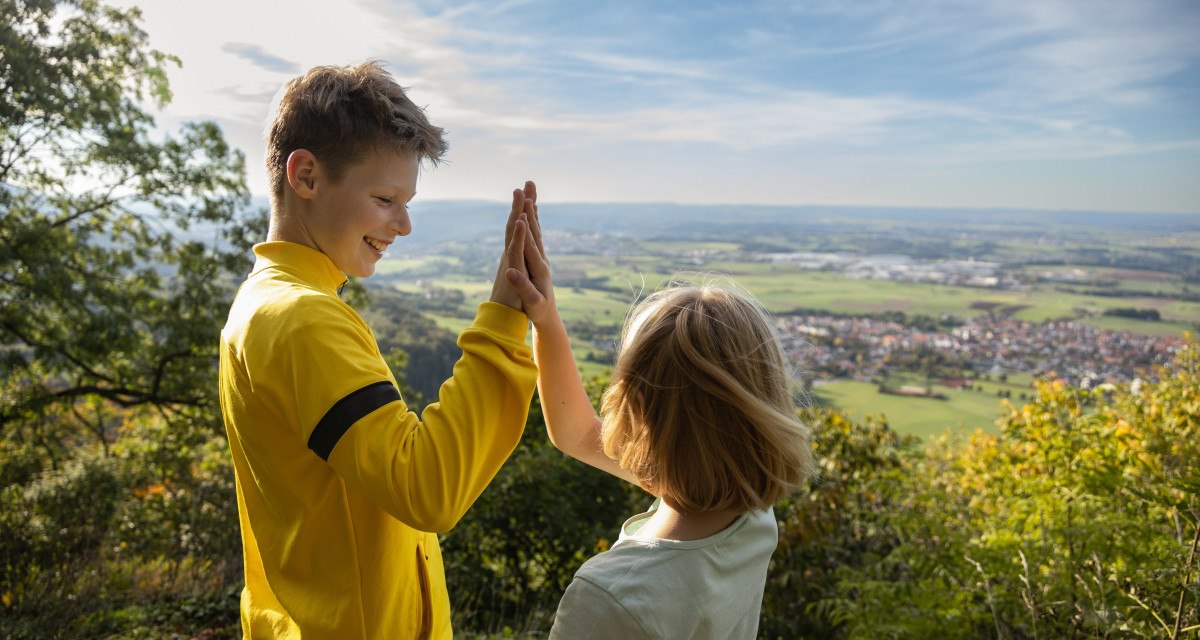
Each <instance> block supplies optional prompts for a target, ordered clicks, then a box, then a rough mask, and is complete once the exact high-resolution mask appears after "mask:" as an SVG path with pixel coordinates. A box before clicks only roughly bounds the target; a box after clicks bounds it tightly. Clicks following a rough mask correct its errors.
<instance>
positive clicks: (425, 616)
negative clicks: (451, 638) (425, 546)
mask: <svg viewBox="0 0 1200 640" xmlns="http://www.w3.org/2000/svg"><path fill="white" fill-rule="evenodd" d="M417 580H418V582H419V583H420V585H421V627H420V631H419V632H418V633H417V637H418V638H420V640H429V638H430V636H432V635H433V593H432V590H431V588H430V586H429V565H428V563H427V562H426V558H425V552H424V551H423V550H422V549H421V545H419V544H418V545H417Z"/></svg>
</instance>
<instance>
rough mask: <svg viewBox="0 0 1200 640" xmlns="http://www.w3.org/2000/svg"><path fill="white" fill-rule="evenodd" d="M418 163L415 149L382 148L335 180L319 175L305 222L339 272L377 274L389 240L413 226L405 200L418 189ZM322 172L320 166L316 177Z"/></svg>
mask: <svg viewBox="0 0 1200 640" xmlns="http://www.w3.org/2000/svg"><path fill="white" fill-rule="evenodd" d="M420 164H421V163H420V160H419V158H418V157H417V156H416V154H401V153H396V152H394V151H391V150H381V151H376V152H374V153H370V154H367V155H366V156H364V157H363V158H362V159H361V160H359V161H358V162H356V163H355V164H353V165H350V166H349V167H347V168H346V170H345V171H344V172H343V173H342V176H341V178H340V179H339V180H336V181H330V179H329V177H328V174H327V173H324V174H323V176H324V180H323V181H321V184H320V186H319V187H318V188H316V189H314V190H313V192H312V194H311V195H312V200H311V205H312V206H311V207H308V208H307V210H308V212H309V213H308V215H307V216H306V218H307V219H306V220H305V226H306V227H307V231H308V236H309V237H310V238H311V239H312V241H313V242H314V243H315V244H316V245H317V246H316V248H317V249H318V250H319V251H321V252H323V253H324V254H325V255H327V256H329V259H330V260H332V261H333V264H334V265H336V266H337V268H338V269H340V270H341V271H342V273H345V274H347V275H352V276H358V277H360V278H365V277H367V276H369V275H371V274H373V273H375V263H376V262H378V261H379V259H380V258H382V257H383V252H384V250H385V249H387V247H388V245H390V244H391V243H392V242H393V241H395V239H396V237H397V236H406V235H408V234H409V233H410V232H411V231H412V221H411V220H409V217H408V202H409V201H410V200H412V198H413V196H415V195H416V193H417V174H418V171H419V169H420ZM321 176H322V172H321V171H320V170H318V172H317V177H318V180H320V178H321Z"/></svg>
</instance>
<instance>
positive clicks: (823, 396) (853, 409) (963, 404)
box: [813, 380, 1019, 438]
mask: <svg viewBox="0 0 1200 640" xmlns="http://www.w3.org/2000/svg"><path fill="white" fill-rule="evenodd" d="M984 386H985V387H986V388H985V390H984V391H959V390H956V389H951V388H949V387H943V386H941V385H934V386H933V389H934V391H937V392H940V393H942V394H945V395H946V396H947V399H946V400H937V399H933V398H913V397H906V396H896V395H890V394H883V393H879V390H878V387H877V385H875V384H872V383H870V382H858V381H854V380H839V381H836V382H830V383H826V384H821V385H818V386H817V387H815V388H814V389H813V399H814V401H815V402H817V403H818V404H820V405H822V406H826V407H834V408H838V409H842V410H844V411H846V412H847V413H849V414H850V415H851V417H852V418H853V419H856V420H861V419H862V418H864V417H865V416H868V415H881V414H882V415H884V416H886V418H887V423H888V425H889V426H890V427H891V428H892V429H895V430H896V431H897V432H899V433H904V434H910V435H915V436H919V437H922V438H928V437H930V436H934V435H940V434H942V433H944V432H945V431H946V430H954V431H973V430H975V429H983V430H985V431H992V432H994V431H995V430H996V418H998V417H999V416H1000V415H1001V412H1002V411H1003V409H1002V407H1001V403H1000V398H998V397H997V396H996V394H995V392H994V390H991V389H993V388H998V387H999V386H1000V385H992V384H985V385H984ZM1013 395H1014V398H1013V402H1014V403H1017V402H1019V400H1018V399H1017V397H1016V393H1015V392H1014V394H1013Z"/></svg>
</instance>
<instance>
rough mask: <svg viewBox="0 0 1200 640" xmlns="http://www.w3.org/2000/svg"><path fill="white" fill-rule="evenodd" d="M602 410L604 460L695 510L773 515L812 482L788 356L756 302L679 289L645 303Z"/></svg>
mask: <svg viewBox="0 0 1200 640" xmlns="http://www.w3.org/2000/svg"><path fill="white" fill-rule="evenodd" d="M601 402H602V408H601V415H602V416H603V418H602V419H603V428H602V431H601V434H602V435H601V437H602V441H603V443H604V452H605V453H606V454H607V455H609V456H610V457H612V458H614V459H615V460H617V462H618V464H620V465H621V467H623V468H625V469H628V470H629V471H630V472H632V473H633V475H634V476H635V477H636V478H637V479H638V480H639V481H640V482H641V483H642V486H643V487H644V488H645V489H646V490H648V491H650V492H651V493H653V494H655V495H661V496H664V497H667V498H670V499H671V500H672V501H673V502H674V503H675V504H676V505H677V506H678V507H679V508H680V509H682V510H684V511H686V512H697V511H709V510H717V509H737V510H739V511H748V510H750V509H765V508H767V507H769V506H771V505H772V504H773V503H775V502H776V501H777V500H779V499H780V498H781V497H783V496H785V495H786V494H788V493H791V492H792V491H794V490H795V489H796V488H798V487H799V486H800V485H801V484H802V483H803V482H805V481H806V480H808V479H809V478H811V477H813V476H814V475H815V470H816V467H815V462H814V461H813V454H812V445H811V436H810V431H809V429H808V427H807V426H806V425H805V424H803V423H802V422H801V421H800V420H799V419H798V418H797V416H796V410H795V405H794V403H793V400H792V393H791V386H790V371H789V367H788V366H787V364H786V360H785V358H784V354H783V349H782V347H781V345H780V343H779V339H778V337H777V336H776V334H775V331H774V329H773V326H772V324H771V321H770V319H769V317H768V316H767V315H766V312H765V311H763V310H762V309H761V307H759V306H758V305H757V304H756V303H754V302H753V300H752V299H751V298H750V297H749V294H745V293H742V292H739V291H735V290H732V289H727V288H721V287H715V286H690V285H682V286H681V285H673V286H671V287H669V288H667V289H665V290H662V291H659V292H656V293H654V294H652V295H651V296H649V297H648V298H646V300H644V301H643V302H641V303H640V304H639V305H637V306H636V307H635V308H634V310H633V311H632V312H631V313H630V316H629V320H628V321H627V322H626V325H625V331H624V336H623V339H622V344H621V347H620V351H619V353H618V354H617V361H616V364H615V366H614V368H613V374H612V384H611V385H610V386H609V388H608V389H607V390H605V392H604V396H603V399H602V401H601Z"/></svg>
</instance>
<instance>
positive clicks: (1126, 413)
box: [833, 342, 1200, 638]
mask: <svg viewBox="0 0 1200 640" xmlns="http://www.w3.org/2000/svg"><path fill="white" fill-rule="evenodd" d="M1198 374H1200V354H1198V351H1197V348H1196V344H1195V343H1194V342H1189V343H1188V344H1187V345H1186V346H1185V347H1184V348H1183V349H1181V350H1180V351H1179V352H1178V353H1177V356H1176V360H1175V362H1174V363H1172V365H1171V366H1170V367H1168V368H1165V369H1163V370H1161V371H1159V372H1158V376H1157V377H1158V381H1157V382H1153V383H1147V382H1141V381H1139V382H1137V383H1135V384H1133V385H1130V386H1128V387H1121V388H1118V387H1115V386H1112V385H1107V386H1105V387H1102V388H1101V389H1098V390H1095V391H1085V390H1080V389H1073V388H1070V387H1067V386H1065V385H1063V384H1062V383H1061V382H1040V383H1038V386H1037V396H1036V397H1035V398H1034V400H1033V401H1032V402H1031V403H1030V404H1028V405H1025V406H1023V407H1020V408H1017V407H1014V406H1012V405H1008V412H1007V415H1005V416H1004V417H1003V418H1002V419H1001V420H1000V434H999V435H996V436H991V435H985V434H983V433H979V432H977V433H976V434H974V435H973V436H972V437H971V438H970V439H968V440H967V441H966V442H955V441H954V440H952V439H944V440H943V441H942V442H940V443H939V444H937V445H935V446H934V447H932V448H930V449H929V450H927V451H926V452H925V454H924V455H923V456H920V457H917V458H915V459H914V460H913V461H912V463H911V466H910V468H909V469H908V472H907V474H906V475H907V481H906V482H899V483H896V484H895V485H894V489H893V491H892V492H891V495H890V497H889V500H891V501H892V502H893V504H894V505H895V506H894V508H892V509H891V510H889V511H888V512H887V513H886V519H885V526H886V527H887V528H888V529H889V530H890V531H891V532H893V534H894V535H895V536H896V538H897V540H898V542H899V544H897V545H896V546H895V548H893V549H892V551H891V552H890V553H888V554H886V555H885V556H883V557H881V558H880V559H879V560H878V562H875V563H872V564H869V565H865V566H861V567H854V566H844V567H841V568H840V569H839V571H838V575H839V581H838V591H839V593H840V597H839V598H837V599H836V600H835V601H834V603H833V610H834V612H835V614H836V616H837V617H838V618H839V619H840V620H842V621H843V623H844V626H843V629H842V630H843V632H844V633H845V637H850V638H867V637H870V638H876V637H895V638H925V637H986V638H1039V637H1040V638H1066V637H1071V638H1109V637H1182V636H1181V635H1180V634H1192V635H1191V636H1189V637H1192V636H1194V635H1196V634H1198V633H1200V626H1198V625H1200V605H1198V604H1197V600H1198V598H1200V588H1198V587H1197V583H1196V577H1195V576H1196V574H1197V570H1196V560H1195V557H1194V556H1195V543H1196V540H1197V532H1200V445H1198V444H1197V435H1198V434H1197V430H1198V429H1200V395H1198V394H1200V375H1198Z"/></svg>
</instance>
